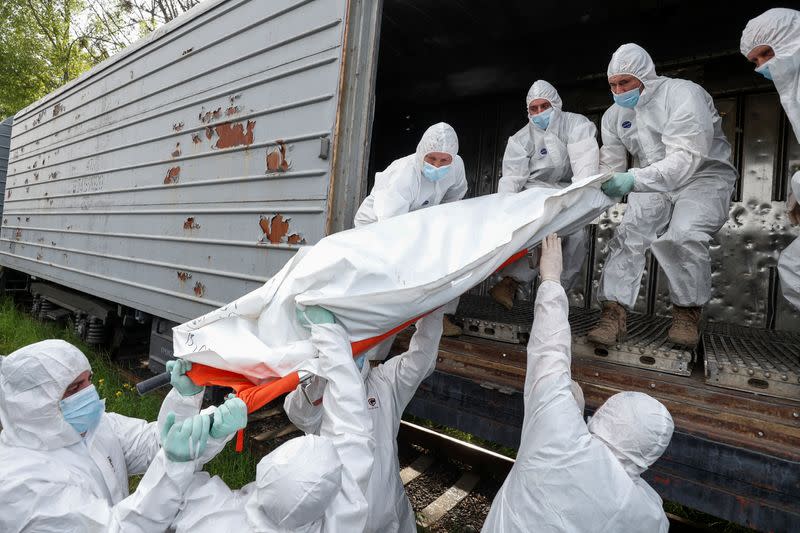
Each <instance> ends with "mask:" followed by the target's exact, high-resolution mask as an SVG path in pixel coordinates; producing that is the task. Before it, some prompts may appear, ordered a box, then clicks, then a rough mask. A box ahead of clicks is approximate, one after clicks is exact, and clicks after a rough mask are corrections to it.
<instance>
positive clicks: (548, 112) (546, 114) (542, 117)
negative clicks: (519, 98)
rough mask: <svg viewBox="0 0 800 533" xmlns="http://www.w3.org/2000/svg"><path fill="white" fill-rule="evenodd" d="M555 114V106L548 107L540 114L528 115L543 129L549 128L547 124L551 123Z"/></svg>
mask: <svg viewBox="0 0 800 533" xmlns="http://www.w3.org/2000/svg"><path fill="white" fill-rule="evenodd" d="M552 116H553V108H552V107H551V108H548V109H545V110H544V111H542V112H541V113H539V114H538V115H528V118H529V119H530V120H531V122H532V123H533V124H534V125H535V126H538V127H540V128H542V129H543V130H546V129H547V126H549V125H550V118H551V117H552Z"/></svg>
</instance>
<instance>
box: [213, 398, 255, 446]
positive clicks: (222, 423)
mask: <svg viewBox="0 0 800 533" xmlns="http://www.w3.org/2000/svg"><path fill="white" fill-rule="evenodd" d="M246 425H247V405H245V403H244V402H243V401H242V400H241V399H239V398H237V397H236V395H235V394H228V397H227V399H226V400H225V403H223V404H222V405H220V406H219V407H217V410H216V411H214V423H213V424H212V425H211V436H212V437H214V438H215V439H224V438H225V437H227V436H228V435H232V434H234V433H236V432H237V431H239V430H240V429H242V428H244V427H245V426H246Z"/></svg>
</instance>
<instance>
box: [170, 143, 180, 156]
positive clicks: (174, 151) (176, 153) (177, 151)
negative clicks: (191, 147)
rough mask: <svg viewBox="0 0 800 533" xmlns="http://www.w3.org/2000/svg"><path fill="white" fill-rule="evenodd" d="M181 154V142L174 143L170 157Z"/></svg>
mask: <svg viewBox="0 0 800 533" xmlns="http://www.w3.org/2000/svg"><path fill="white" fill-rule="evenodd" d="M180 155H181V143H178V144H176V145H175V150H173V151H172V157H180Z"/></svg>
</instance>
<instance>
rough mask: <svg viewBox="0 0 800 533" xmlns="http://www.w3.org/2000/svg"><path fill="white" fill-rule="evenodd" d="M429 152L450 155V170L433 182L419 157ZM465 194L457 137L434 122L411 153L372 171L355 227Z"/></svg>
mask: <svg viewBox="0 0 800 533" xmlns="http://www.w3.org/2000/svg"><path fill="white" fill-rule="evenodd" d="M431 152H444V153H446V154H450V155H451V156H453V162H452V163H451V165H450V167H451V168H450V171H449V172H448V173H447V175H446V176H445V177H443V178H442V179H440V180H438V181H436V182H433V181H431V180H429V179H427V178H426V177H425V176H423V174H422V167H423V160H424V158H425V156H426V155H427V154H429V153H431ZM465 194H467V177H466V174H465V173H464V161H463V160H462V159H461V157H459V156H458V136H457V135H456V132H455V130H454V129H453V128H452V127H451V126H450V125H449V124H445V123H444V122H439V123H438V124H434V125H433V126H431V127H430V128H428V129H427V130H425V133H424V134H423V135H422V140H420V142H419V144H418V145H417V151H416V153H414V154H411V155H408V156H406V157H403V158H400V159H397V160H396V161H393V162H392V164H391V165H389V166H388V167H387V168H386V170H384V171H383V172H378V173H377V174H375V185H374V186H373V187H372V191H371V192H370V194H369V196H367V197H366V198H365V199H364V202H363V203H362V204H361V207H359V208H358V211H357V212H356V216H355V219H354V221H353V223H354V224H355V226H356V227H359V226H364V225H366V224H372V223H373V222H377V221H379V220H383V219H384V218H390V217H394V216H397V215H402V214H404V213H409V212H411V211H416V210H417V209H423V208H425V207H430V206H432V205H439V204H446V203H448V202H455V201H456V200H461V199H462V198H464V195H465Z"/></svg>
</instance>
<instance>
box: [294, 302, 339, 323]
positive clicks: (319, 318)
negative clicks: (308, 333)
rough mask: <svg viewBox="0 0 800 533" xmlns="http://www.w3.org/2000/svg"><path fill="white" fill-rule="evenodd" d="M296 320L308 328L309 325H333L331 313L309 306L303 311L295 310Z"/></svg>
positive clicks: (318, 307)
mask: <svg viewBox="0 0 800 533" xmlns="http://www.w3.org/2000/svg"><path fill="white" fill-rule="evenodd" d="M295 315H296V316H297V320H298V321H299V322H300V324H301V325H302V326H304V327H307V328H310V327H311V324H335V323H336V319H335V318H334V316H333V313H331V312H330V311H328V310H327V309H325V308H323V307H320V306H318V305H309V306H306V307H305V308H304V309H300V308H299V307H297V308H295Z"/></svg>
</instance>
